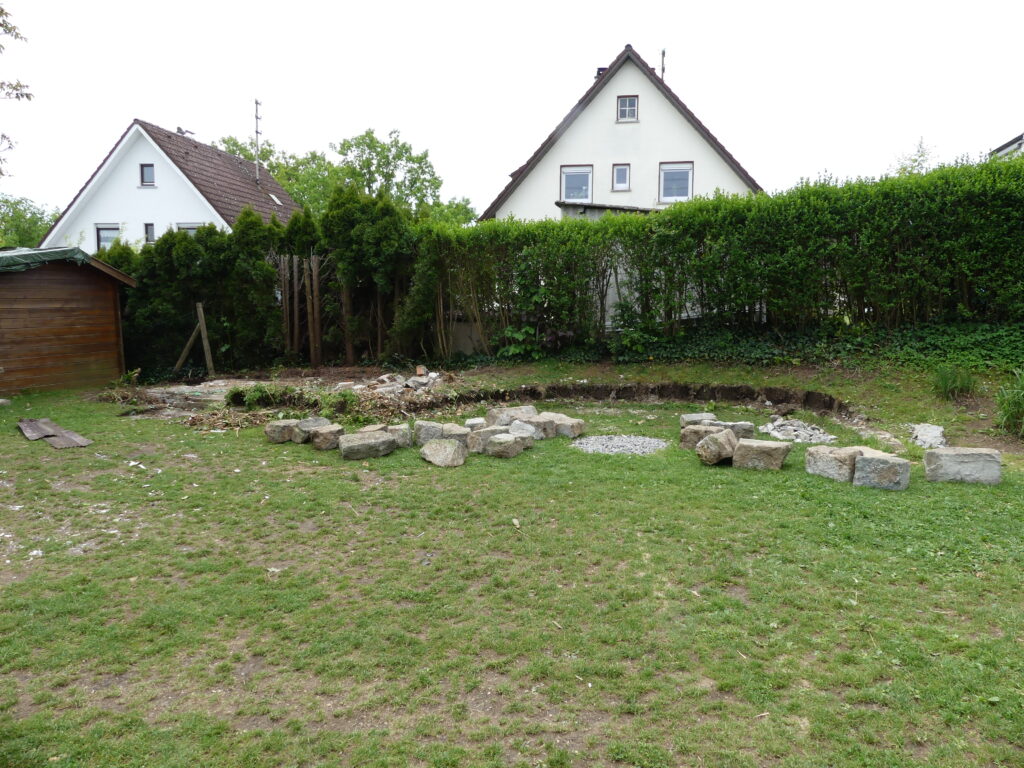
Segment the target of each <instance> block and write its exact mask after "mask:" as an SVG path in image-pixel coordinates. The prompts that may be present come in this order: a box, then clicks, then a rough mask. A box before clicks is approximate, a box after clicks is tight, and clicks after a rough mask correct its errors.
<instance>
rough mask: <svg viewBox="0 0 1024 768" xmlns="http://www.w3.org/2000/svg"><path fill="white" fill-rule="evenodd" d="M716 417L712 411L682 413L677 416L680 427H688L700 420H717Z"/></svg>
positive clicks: (698, 422)
mask: <svg viewBox="0 0 1024 768" xmlns="http://www.w3.org/2000/svg"><path fill="white" fill-rule="evenodd" d="M717 420H718V417H717V416H715V414H713V413H707V412H705V413H684V414H683V415H682V416H680V417H679V426H680V427H683V428H685V427H689V426H691V425H696V424H700V423H701V422H702V421H717Z"/></svg>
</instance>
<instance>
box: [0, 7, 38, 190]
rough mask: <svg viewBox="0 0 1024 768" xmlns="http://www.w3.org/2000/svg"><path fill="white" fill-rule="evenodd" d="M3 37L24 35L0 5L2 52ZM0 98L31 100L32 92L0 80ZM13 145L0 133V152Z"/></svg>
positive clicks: (0, 167)
mask: <svg viewBox="0 0 1024 768" xmlns="http://www.w3.org/2000/svg"><path fill="white" fill-rule="evenodd" d="M4 37H9V38H11V39H12V40H24V39H25V36H24V35H22V34H21V32H19V31H18V28H17V27H16V26H14V24H12V23H11V20H10V14H9V13H8V12H7V11H6V10H4V8H3V6H0V53H3V52H4V48H5V47H6V45H5V44H4V43H3V42H2V40H3V38H4ZM0 98H3V99H13V100H14V101H23V100H24V101H31V100H32V94H31V93H29V91H28V86H27V85H25V84H24V83H23V82H21V81H20V80H0ZM13 147H14V141H13V140H12V139H11V137H10V136H8V135H7V134H6V133H0V153H3V152H6V151H7V150H9V149H12V148H13ZM4 162H5V160H4V158H3V157H2V156H0V176H3V175H4Z"/></svg>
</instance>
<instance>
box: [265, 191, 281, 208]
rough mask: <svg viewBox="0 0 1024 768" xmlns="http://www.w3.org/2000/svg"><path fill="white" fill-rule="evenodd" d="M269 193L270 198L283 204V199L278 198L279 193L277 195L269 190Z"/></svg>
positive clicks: (278, 203)
mask: <svg viewBox="0 0 1024 768" xmlns="http://www.w3.org/2000/svg"><path fill="white" fill-rule="evenodd" d="M267 194H268V195H270V199H271V200H273V201H274V202H275V203H276V204H277V205H281V201H280V200H278V199H277V195H275V194H274V193H273V192H267Z"/></svg>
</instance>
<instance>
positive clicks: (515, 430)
mask: <svg viewBox="0 0 1024 768" xmlns="http://www.w3.org/2000/svg"><path fill="white" fill-rule="evenodd" d="M508 433H509V434H510V435H515V436H516V437H529V438H530V441H531V442H530V447H533V440H543V439H544V433H543V432H541V431H540V430H539V429H537V428H536V427H535V426H533V425H532V424H527V423H526V422H525V421H519V419H516V420H515V421H513V422H512V423H511V424H509V425H508Z"/></svg>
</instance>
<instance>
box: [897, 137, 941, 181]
mask: <svg viewBox="0 0 1024 768" xmlns="http://www.w3.org/2000/svg"><path fill="white" fill-rule="evenodd" d="M931 167H932V148H931V147H929V146H928V145H927V144H925V143H924V136H922V137H921V138H919V139H918V140H917V146H916V147H914V149H913V150H912V151H910V152H907V153H906V154H903V155H900V156H899V157H897V158H896V166H895V167H894V168H893V169H892V172H893V173H894V174H895V175H896V176H909V175H911V174H913V173H926V172H927V171H928V170H930V169H931Z"/></svg>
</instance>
